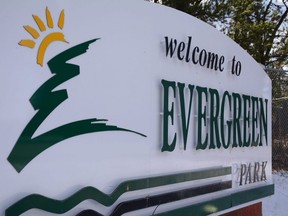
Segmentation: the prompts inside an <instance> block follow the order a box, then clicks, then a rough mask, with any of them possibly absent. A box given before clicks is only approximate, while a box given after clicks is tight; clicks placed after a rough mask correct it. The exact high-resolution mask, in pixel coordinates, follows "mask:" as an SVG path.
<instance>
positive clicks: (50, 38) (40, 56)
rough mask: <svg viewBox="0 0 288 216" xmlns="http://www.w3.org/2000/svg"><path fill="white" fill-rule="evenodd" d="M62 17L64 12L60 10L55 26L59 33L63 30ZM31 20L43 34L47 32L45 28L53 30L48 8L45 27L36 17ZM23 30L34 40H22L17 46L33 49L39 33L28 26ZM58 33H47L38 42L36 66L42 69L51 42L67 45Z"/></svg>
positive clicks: (62, 35) (62, 36) (61, 34)
mask: <svg viewBox="0 0 288 216" xmlns="http://www.w3.org/2000/svg"><path fill="white" fill-rule="evenodd" d="M64 17H65V14H64V10H62V11H61V13H60V15H59V19H58V24H57V25H58V28H59V29H60V31H62V30H63V28H64ZM33 19H34V21H35V22H36V24H37V26H38V29H39V30H40V32H43V33H44V32H45V31H46V30H47V27H48V28H50V29H54V21H53V19H52V16H51V13H50V11H49V9H48V7H46V24H47V25H45V24H44V22H43V21H42V20H41V19H40V18H39V17H38V16H36V15H33ZM24 29H25V30H26V31H27V32H28V33H29V34H30V35H31V36H32V37H33V38H34V40H31V39H24V40H21V41H20V42H19V45H21V46H25V47H28V48H31V49H33V48H34V47H35V45H36V42H35V40H37V39H38V38H39V37H40V33H39V32H38V31H37V30H36V29H35V28H33V27H31V26H29V25H25V26H24ZM60 31H54V32H52V33H48V34H47V35H46V36H45V37H44V39H43V40H42V41H41V42H40V45H39V48H38V53H37V64H39V65H40V66H42V67H43V61H44V56H45V52H46V49H47V48H48V46H49V45H50V44H51V43H52V42H54V41H61V42H65V43H68V42H67V41H66V40H65V38H64V34H63V33H62V32H60Z"/></svg>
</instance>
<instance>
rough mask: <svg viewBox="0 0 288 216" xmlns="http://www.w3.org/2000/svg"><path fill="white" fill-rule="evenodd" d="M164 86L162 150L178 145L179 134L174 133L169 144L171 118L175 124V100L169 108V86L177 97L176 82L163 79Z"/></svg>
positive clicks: (171, 148)
mask: <svg viewBox="0 0 288 216" xmlns="http://www.w3.org/2000/svg"><path fill="white" fill-rule="evenodd" d="M161 83H162V85H163V87H164V111H163V146H162V149H161V151H162V152H163V151H170V152H171V151H173V150H174V149H175V145H176V137H177V134H176V133H175V134H174V137H173V141H172V143H170V144H169V140H168V137H169V132H168V122H169V118H171V123H172V125H174V102H172V103H171V109H170V110H169V88H171V89H172V90H173V94H174V98H175V89H176V83H175V82H171V81H166V80H161Z"/></svg>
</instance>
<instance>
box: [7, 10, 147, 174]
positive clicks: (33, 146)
mask: <svg viewBox="0 0 288 216" xmlns="http://www.w3.org/2000/svg"><path fill="white" fill-rule="evenodd" d="M33 18H34V20H35V22H36V24H37V25H38V28H39V30H40V31H41V32H45V30H46V25H45V24H44V22H43V21H42V20H41V19H40V18H39V17H38V16H35V15H33ZM46 21H47V26H48V28H51V29H54V23H53V19H52V17H51V13H50V11H49V9H48V8H46ZM58 27H59V29H60V30H61V31H62V29H63V27H64V11H62V12H61V14H60V16H59V20H58ZM24 28H25V30H26V31H27V32H28V33H29V34H30V35H31V36H32V37H33V38H34V39H35V40H37V39H38V38H39V35H40V34H39V33H38V31H37V30H36V29H35V28H33V27H31V26H24ZM99 39H100V38H96V39H93V40H89V41H86V42H84V43H81V44H79V45H76V46H74V47H72V48H69V49H67V50H65V51H63V52H61V53H60V54H58V55H56V56H55V57H53V58H52V59H51V60H50V61H48V63H47V65H48V67H49V69H50V71H51V73H52V75H53V76H52V77H51V78H50V79H48V80H47V81H46V82H44V83H43V84H42V85H41V86H40V87H39V88H38V89H37V90H36V92H35V93H34V94H33V95H32V97H31V98H30V103H31V105H32V106H33V108H34V110H35V111H36V113H35V115H34V116H33V117H32V119H31V120H30V121H29V122H28V124H27V125H26V127H25V128H24V130H23V131H22V133H21V134H20V136H19V138H18V140H17V142H16V144H15V145H14V147H13V149H12V151H11V152H10V154H9V156H8V158H7V160H8V161H9V162H10V163H11V165H12V166H13V167H14V168H15V169H16V171H17V172H21V170H22V169H23V168H24V167H25V166H26V165H27V164H28V163H29V162H30V161H32V160H33V159H34V158H35V157H36V156H37V155H39V154H40V153H42V152H43V151H45V150H46V149H48V148H49V147H51V146H53V145H55V144H57V143H59V142H61V141H63V140H66V139H69V138H71V137H74V136H78V135H83V134H87V133H94V132H103V131H124V132H131V133H135V134H137V135H140V136H143V137H146V136H145V135H144V134H142V133H139V132H136V131H133V130H129V129H125V128H120V127H117V126H115V125H107V124H106V122H107V121H108V120H107V119H97V118H91V119H84V120H79V121H74V122H71V123H68V124H65V125H61V126H59V127H57V128H54V129H52V130H50V131H47V132H45V133H43V134H40V135H38V136H35V137H33V136H34V134H35V132H36V130H37V129H38V128H39V126H40V125H41V124H42V123H43V122H44V121H45V119H46V118H47V117H48V116H49V115H50V114H51V113H52V112H53V110H55V109H56V108H57V107H58V106H59V105H60V104H61V103H62V102H63V101H65V100H67V99H68V93H67V90H66V89H61V90H55V88H56V87H58V86H59V85H61V84H62V83H64V82H66V81H68V80H70V79H72V78H74V77H76V76H78V75H79V74H80V67H79V66H78V65H74V64H70V63H67V62H68V61H69V60H70V59H73V58H75V57H77V56H80V55H82V54H84V53H86V52H87V50H88V48H89V45H90V44H92V43H94V42H96V41H97V40H99ZM54 41H61V42H65V43H67V41H66V40H65V39H64V34H63V33H62V32H60V31H59V32H56V31H55V32H52V33H49V34H48V35H47V36H46V37H44V39H43V40H42V41H41V43H40V45H39V47H38V53H37V64H39V65H40V66H43V61H44V56H45V52H46V49H47V48H48V46H49V45H50V44H51V43H52V42H54ZM19 45H21V46H26V47H29V48H34V47H35V45H36V42H35V41H34V40H29V39H27V40H21V41H20V42H19Z"/></svg>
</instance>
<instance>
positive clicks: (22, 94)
mask: <svg viewBox="0 0 288 216" xmlns="http://www.w3.org/2000/svg"><path fill="white" fill-rule="evenodd" d="M0 18H1V19H0V20H1V21H0V27H1V30H2V34H1V44H0V52H1V60H0V67H1V80H0V99H1V106H0V133H1V137H0V143H1V145H0V152H1V154H0V173H1V178H0V188H1V194H0V215H7V216H11V215H13V216H15V215H47V214H48V213H49V214H63V215H82V216H84V215H88V214H94V215H121V214H127V215H129V214H130V215H151V214H155V215H190V214H191V211H193V212H196V213H197V212H198V213H199V214H200V215H201V214H202V215H207V214H210V213H214V212H220V211H222V210H227V209H229V208H233V207H237V206H239V205H242V204H247V203H249V202H253V201H255V200H258V199H262V198H264V197H266V196H269V195H271V194H273V190H274V187H273V184H272V177H271V172H272V171H271V81H270V79H269V78H268V76H267V75H266V74H265V72H264V71H263V70H262V69H261V67H260V66H259V65H258V64H257V63H256V62H255V61H254V60H253V59H252V57H250V56H249V55H248V54H247V52H245V51H244V50H243V49H242V48H240V47H239V46H238V45H237V44H235V43H234V42H233V41H232V40H230V39H229V38H227V37H226V36H225V35H223V34H222V33H220V32H218V31H217V30H216V29H214V28H212V27H211V26H209V25H207V24H205V23H203V22H202V21H200V20H198V19H196V18H194V17H192V16H189V15H187V14H184V13H182V12H179V11H177V10H174V9H171V8H167V7H164V6H161V5H156V4H152V3H149V2H145V1H132V0H130V1H127V0H126V1H121V2H120V1H116V0H115V1H113V0H109V1H107V0H106V1H104V0H94V1H91V0H84V1H81V2H80V1H75V0H69V1H68V0H62V1H44V0H37V1H32V0H29V1H19V0H11V1H9V2H8V1H6V2H2V3H1V7H0Z"/></svg>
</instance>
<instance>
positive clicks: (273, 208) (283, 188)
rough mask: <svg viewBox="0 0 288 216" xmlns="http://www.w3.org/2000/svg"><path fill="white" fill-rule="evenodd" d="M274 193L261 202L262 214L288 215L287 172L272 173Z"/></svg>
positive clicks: (267, 215)
mask: <svg viewBox="0 0 288 216" xmlns="http://www.w3.org/2000/svg"><path fill="white" fill-rule="evenodd" d="M273 181H274V184H275V194H274V195H273V196H271V197H269V198H266V199H265V200H264V202H263V216H286V215H288V172H287V171H279V172H274V173H273Z"/></svg>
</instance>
